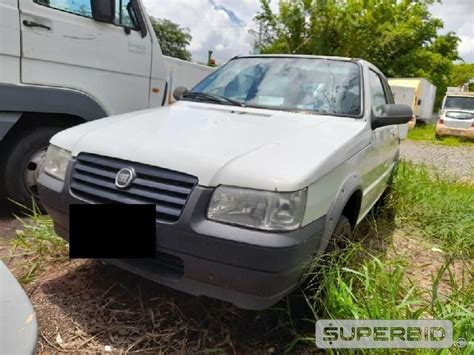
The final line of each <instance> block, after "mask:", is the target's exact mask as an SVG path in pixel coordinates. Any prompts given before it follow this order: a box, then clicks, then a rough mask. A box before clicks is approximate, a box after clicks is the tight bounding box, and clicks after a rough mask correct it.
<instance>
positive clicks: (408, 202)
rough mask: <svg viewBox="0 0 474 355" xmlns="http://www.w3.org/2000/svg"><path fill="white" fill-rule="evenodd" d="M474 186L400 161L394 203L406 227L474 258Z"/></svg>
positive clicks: (399, 219)
mask: <svg viewBox="0 0 474 355" xmlns="http://www.w3.org/2000/svg"><path fill="white" fill-rule="evenodd" d="M473 196H474V186H473V185H471V184H467V183H465V184H464V183H458V182H455V181H453V180H447V179H446V178H444V177H440V176H438V175H435V174H433V173H431V172H430V170H428V169H427V168H424V167H420V166H417V165H414V164H410V163H405V162H403V163H400V165H399V167H398V171H397V174H396V176H395V181H394V188H393V194H392V201H391V204H392V207H393V208H394V210H395V212H396V216H397V223H398V225H399V226H400V227H402V228H405V229H407V228H409V229H411V230H415V229H416V230H418V231H419V232H421V233H422V234H423V235H424V236H425V237H427V238H430V239H432V240H434V241H437V242H440V243H441V244H442V246H443V248H445V249H446V250H448V251H450V252H451V253H453V254H456V255H461V256H462V255H466V256H468V257H470V258H474V203H473Z"/></svg>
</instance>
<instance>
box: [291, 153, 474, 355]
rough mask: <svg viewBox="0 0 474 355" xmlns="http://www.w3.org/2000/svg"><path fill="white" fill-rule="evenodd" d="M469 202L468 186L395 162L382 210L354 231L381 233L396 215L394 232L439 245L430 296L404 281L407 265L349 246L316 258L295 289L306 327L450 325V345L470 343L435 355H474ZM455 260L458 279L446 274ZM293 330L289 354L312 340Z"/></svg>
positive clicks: (473, 243) (473, 212) (473, 219)
mask: <svg viewBox="0 0 474 355" xmlns="http://www.w3.org/2000/svg"><path fill="white" fill-rule="evenodd" d="M473 196H474V187H473V186H469V185H465V184H460V183H456V182H452V181H445V180H442V179H441V178H439V177H438V176H435V175H433V174H432V173H431V172H429V171H428V170H427V169H426V168H424V167H419V166H415V165H412V164H409V163H404V162H402V163H400V166H399V167H398V169H397V172H396V176H395V178H394V185H393V192H392V194H391V196H390V199H389V203H388V205H387V207H386V208H385V210H382V211H381V216H380V217H379V219H378V220H375V221H374V220H372V219H370V218H369V219H366V221H365V223H364V224H365V226H364V227H363V228H361V229H362V230H364V231H365V232H366V234H367V238H371V237H373V236H374V235H380V234H381V233H382V234H383V233H385V232H381V231H382V228H379V227H378V226H377V225H378V224H380V225H381V227H383V228H385V227H384V226H386V224H387V223H388V222H387V221H388V220H389V218H388V217H387V216H389V215H391V214H392V213H393V212H395V216H396V218H395V224H396V226H397V227H398V228H399V229H402V230H404V231H408V232H409V231H411V232H413V233H417V234H421V235H422V237H424V238H426V239H427V240H428V241H431V243H434V244H436V243H440V244H441V245H442V247H443V248H444V250H445V251H446V252H445V254H444V255H445V262H444V264H443V265H441V266H440V267H439V269H438V271H437V272H436V275H435V276H434V277H433V279H432V280H430V281H431V285H432V287H431V290H430V291H429V292H428V294H427V292H426V289H423V288H422V287H421V286H420V285H418V283H417V280H416V278H413V277H408V275H407V271H409V269H408V268H409V267H410V264H409V262H408V260H405V259H403V257H393V256H387V255H386V254H383V253H381V252H380V251H377V252H375V251H372V250H369V249H368V248H367V243H366V240H365V241H364V240H362V241H359V242H354V243H352V244H351V245H350V246H349V247H348V249H347V250H345V251H343V252H339V253H335V254H330V255H325V256H323V258H322V259H320V260H318V261H317V263H318V268H317V269H316V271H315V272H314V273H313V274H312V275H311V276H310V277H311V281H310V282H309V283H308V285H307V286H306V287H305V288H304V289H303V290H302V291H303V292H304V295H305V299H306V302H307V303H308V306H309V308H310V309H311V312H312V319H313V322H315V321H316V320H317V319H449V320H451V321H452V322H453V326H454V341H456V340H457V339H458V338H460V337H462V338H465V339H466V340H467V341H470V342H471V343H470V345H469V346H467V347H465V348H463V349H457V350H455V348H454V347H453V348H452V349H446V350H443V351H441V350H440V351H439V353H446V354H448V353H451V351H459V353H463V354H472V353H474V282H473V278H474V273H473V270H472V269H471V267H472V265H473V264H472V262H473V260H472V259H473V250H474V234H473V233H474V205H473ZM391 209H393V210H394V211H392V210H391ZM367 229H368V231H367ZM387 237H388V236H387ZM395 248H396V246H395ZM428 250H429V249H428ZM460 258H461V260H462V262H464V263H465V264H464V269H465V270H464V274H463V277H462V278H460V277H459V275H455V273H454V271H453V270H454V264H455V262H457V263H459V259H460ZM442 280H443V282H444V283H445V285H444V286H445V288H444V290H443V293H441V290H440V287H441V283H442ZM446 280H448V281H446ZM446 282H447V283H448V285H447V286H448V288H447V289H448V290H449V292H448V294H446ZM293 331H294V334H295V340H294V341H293V342H292V343H290V344H289V346H288V351H294V350H295V346H297V345H298V342H300V343H305V344H308V345H310V344H311V345H312V344H314V337H313V336H312V335H311V334H307V333H304V332H301V331H298V330H297V329H296V328H293ZM363 352H364V351H359V350H358V351H357V353H363ZM388 352H390V351H388V350H384V351H383V353H388ZM412 352H414V351H410V353H412ZM416 352H417V353H431V351H424V350H418V351H416Z"/></svg>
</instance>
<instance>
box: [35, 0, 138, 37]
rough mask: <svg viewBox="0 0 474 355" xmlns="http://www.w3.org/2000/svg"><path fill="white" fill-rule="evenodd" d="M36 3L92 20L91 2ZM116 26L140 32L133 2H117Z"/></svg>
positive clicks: (45, 0) (38, 0) (40, 0)
mask: <svg viewBox="0 0 474 355" xmlns="http://www.w3.org/2000/svg"><path fill="white" fill-rule="evenodd" d="M33 1H34V2H35V3H37V4H39V5H43V6H47V7H50V8H52V9H55V10H60V11H65V12H69V13H71V14H74V15H79V16H84V17H89V18H92V6H91V0H33ZM115 1H116V2H115V20H114V24H115V25H117V26H122V27H126V28H131V29H134V30H138V28H139V26H138V21H137V17H136V14H135V12H134V11H133V9H132V7H131V6H130V3H131V0H115Z"/></svg>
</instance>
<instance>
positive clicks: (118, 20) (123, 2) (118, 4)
mask: <svg viewBox="0 0 474 355" xmlns="http://www.w3.org/2000/svg"><path fill="white" fill-rule="evenodd" d="M131 2H132V1H131V0H115V21H114V23H115V24H116V25H118V26H123V27H127V28H132V29H134V30H137V29H138V27H139V26H138V21H137V17H136V14H135V12H134V11H133V9H132V7H131V4H130V3H131Z"/></svg>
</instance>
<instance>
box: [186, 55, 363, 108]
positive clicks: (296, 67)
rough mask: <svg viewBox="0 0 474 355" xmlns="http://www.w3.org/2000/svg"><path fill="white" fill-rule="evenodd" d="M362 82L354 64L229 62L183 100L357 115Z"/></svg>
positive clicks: (276, 60) (274, 59)
mask: <svg viewBox="0 0 474 355" xmlns="http://www.w3.org/2000/svg"><path fill="white" fill-rule="evenodd" d="M360 83H361V80H360V66H359V65H358V64H357V63H354V62H349V61H342V60H329V59H317V58H285V57H248V58H239V59H234V60H231V61H230V62H229V63H228V64H226V65H225V66H223V67H222V68H220V69H219V70H217V71H215V72H214V73H212V74H211V75H210V76H208V77H207V78H206V79H204V80H203V81H202V82H201V83H199V84H198V85H197V86H195V87H194V88H193V89H192V90H191V91H190V93H189V94H188V95H185V96H184V97H185V100H192V101H210V98H211V96H212V97H214V100H213V102H216V103H221V104H225V105H230V104H234V105H235V104H240V105H242V106H249V107H261V108H268V109H277V110H288V111H309V112H315V113H324V114H333V115H347V116H358V115H360V113H361V94H360V86H361V84H360ZM217 98H221V100H217ZM226 99H227V101H226ZM228 99H230V100H232V101H233V102H229V100H228Z"/></svg>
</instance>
